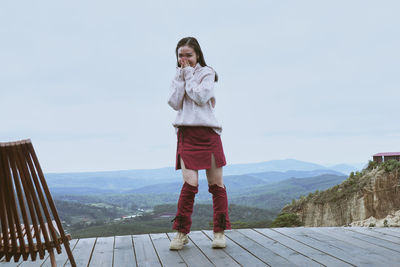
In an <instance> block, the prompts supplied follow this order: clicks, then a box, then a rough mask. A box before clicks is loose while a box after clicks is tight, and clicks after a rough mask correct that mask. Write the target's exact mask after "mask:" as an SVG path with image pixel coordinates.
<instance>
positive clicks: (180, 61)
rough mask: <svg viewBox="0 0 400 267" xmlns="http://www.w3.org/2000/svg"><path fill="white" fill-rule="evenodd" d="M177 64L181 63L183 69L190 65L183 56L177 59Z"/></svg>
mask: <svg viewBox="0 0 400 267" xmlns="http://www.w3.org/2000/svg"><path fill="white" fill-rule="evenodd" d="M179 64H181V68H182V69H183V68H184V67H188V66H190V64H189V60H187V59H185V58H181V59H180V60H179Z"/></svg>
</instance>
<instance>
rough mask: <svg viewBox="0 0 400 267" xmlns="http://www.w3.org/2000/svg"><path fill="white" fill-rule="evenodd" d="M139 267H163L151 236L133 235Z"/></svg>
mask: <svg viewBox="0 0 400 267" xmlns="http://www.w3.org/2000/svg"><path fill="white" fill-rule="evenodd" d="M132 237H133V246H134V248H135V255H136V262H137V266H139V267H140V266H149V267H151V266H161V263H160V260H159V259H158V255H157V253H156V251H155V249H154V247H153V243H152V242H151V240H150V236H149V235H133V236H132Z"/></svg>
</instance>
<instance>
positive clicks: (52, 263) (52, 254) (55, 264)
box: [49, 249, 57, 267]
mask: <svg viewBox="0 0 400 267" xmlns="http://www.w3.org/2000/svg"><path fill="white" fill-rule="evenodd" d="M49 253H50V262H51V267H57V263H56V257H55V256H54V250H52V249H51V250H50V251H49Z"/></svg>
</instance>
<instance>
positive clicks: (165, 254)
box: [150, 233, 187, 266]
mask: <svg viewBox="0 0 400 267" xmlns="http://www.w3.org/2000/svg"><path fill="white" fill-rule="evenodd" d="M150 238H151V241H152V242H153V245H154V247H155V249H156V251H157V254H158V257H159V259H160V261H161V264H162V265H163V266H187V265H186V263H185V261H184V260H183V259H182V257H181V256H180V255H179V253H178V251H171V250H169V243H170V240H169V238H168V236H167V234H165V233H162V234H150Z"/></svg>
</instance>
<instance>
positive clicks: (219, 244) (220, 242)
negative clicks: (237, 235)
mask: <svg viewBox="0 0 400 267" xmlns="http://www.w3.org/2000/svg"><path fill="white" fill-rule="evenodd" d="M212 247H213V248H224V247H226V241H225V234H224V231H221V232H217V233H214V240H213V242H212Z"/></svg>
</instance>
